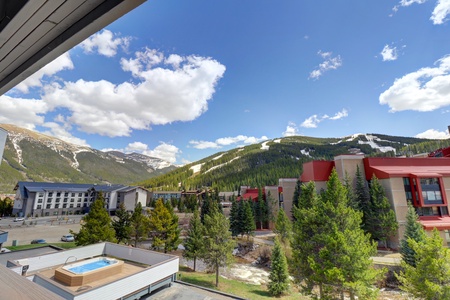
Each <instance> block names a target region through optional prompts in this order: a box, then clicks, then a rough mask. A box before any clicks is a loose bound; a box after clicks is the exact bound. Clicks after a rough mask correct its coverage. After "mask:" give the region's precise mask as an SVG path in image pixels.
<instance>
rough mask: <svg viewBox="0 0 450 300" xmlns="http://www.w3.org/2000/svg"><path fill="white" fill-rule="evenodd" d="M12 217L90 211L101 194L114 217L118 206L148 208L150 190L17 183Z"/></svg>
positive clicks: (47, 183) (87, 185)
mask: <svg viewBox="0 0 450 300" xmlns="http://www.w3.org/2000/svg"><path fill="white" fill-rule="evenodd" d="M14 190H15V191H16V195H15V197H14V207H13V214H17V215H20V216H60V215H71V214H81V213H86V212H88V211H89V207H90V205H91V204H92V202H93V201H94V200H95V199H97V197H98V194H99V193H100V192H101V193H102V194H103V197H104V199H105V205H106V209H107V210H108V211H109V212H110V213H111V214H113V213H114V211H115V210H116V209H117V208H118V207H119V205H120V203H121V202H123V203H125V207H126V209H127V210H130V211H132V210H133V209H134V207H135V205H136V203H137V202H140V203H141V204H142V206H143V207H145V206H146V205H147V202H148V199H149V191H148V190H146V189H144V188H141V187H130V186H124V185H97V184H75V183H50V182H26V181H20V182H18V183H17V185H16V187H15V188H14Z"/></svg>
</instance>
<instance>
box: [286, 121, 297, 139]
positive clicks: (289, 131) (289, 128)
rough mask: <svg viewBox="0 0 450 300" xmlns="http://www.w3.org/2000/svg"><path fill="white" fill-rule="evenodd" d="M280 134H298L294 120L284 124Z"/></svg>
mask: <svg viewBox="0 0 450 300" xmlns="http://www.w3.org/2000/svg"><path fill="white" fill-rule="evenodd" d="M282 134H283V136H295V135H300V134H299V132H298V129H297V125H296V124H295V123H294V122H289V123H288V125H287V126H286V130H285V131H284V132H283V133H282Z"/></svg>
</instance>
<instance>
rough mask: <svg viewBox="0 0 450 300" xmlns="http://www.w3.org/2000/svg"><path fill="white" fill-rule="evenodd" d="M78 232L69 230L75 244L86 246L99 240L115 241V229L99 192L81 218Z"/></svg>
mask: <svg viewBox="0 0 450 300" xmlns="http://www.w3.org/2000/svg"><path fill="white" fill-rule="evenodd" d="M83 221H84V223H83V224H82V225H81V228H80V231H79V232H78V233H75V232H73V231H72V230H70V233H71V234H73V235H74V237H75V243H76V244H77V246H86V245H90V244H95V243H99V242H116V237H115V231H114V228H113V227H112V224H111V217H110V216H109V214H108V211H107V210H106V208H105V201H104V198H103V194H102V193H99V194H98V197H97V199H96V200H95V201H94V202H93V203H92V204H91V209H90V211H89V213H88V214H87V215H86V216H84V218H83Z"/></svg>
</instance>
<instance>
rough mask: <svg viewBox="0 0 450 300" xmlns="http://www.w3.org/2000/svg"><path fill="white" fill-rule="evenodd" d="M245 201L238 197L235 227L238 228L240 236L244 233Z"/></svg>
mask: <svg viewBox="0 0 450 300" xmlns="http://www.w3.org/2000/svg"><path fill="white" fill-rule="evenodd" d="M245 203H246V201H245V200H244V199H242V198H241V199H240V200H239V202H238V213H237V215H238V223H237V225H236V226H237V228H238V229H239V233H238V234H240V235H241V236H243V235H244V234H245V206H246V204H245Z"/></svg>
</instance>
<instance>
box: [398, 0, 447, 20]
mask: <svg viewBox="0 0 450 300" xmlns="http://www.w3.org/2000/svg"><path fill="white" fill-rule="evenodd" d="M425 2H427V0H401V1H400V2H399V5H396V6H394V8H393V11H394V12H396V11H397V10H398V8H399V6H403V7H406V6H410V5H412V4H415V3H417V4H423V3H425ZM449 14H450V0H437V2H436V6H435V7H434V9H433V12H432V14H431V17H430V20H431V21H432V22H433V24H435V25H440V24H443V23H445V22H446V21H447V20H448V19H447V16H448V15H449Z"/></svg>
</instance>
